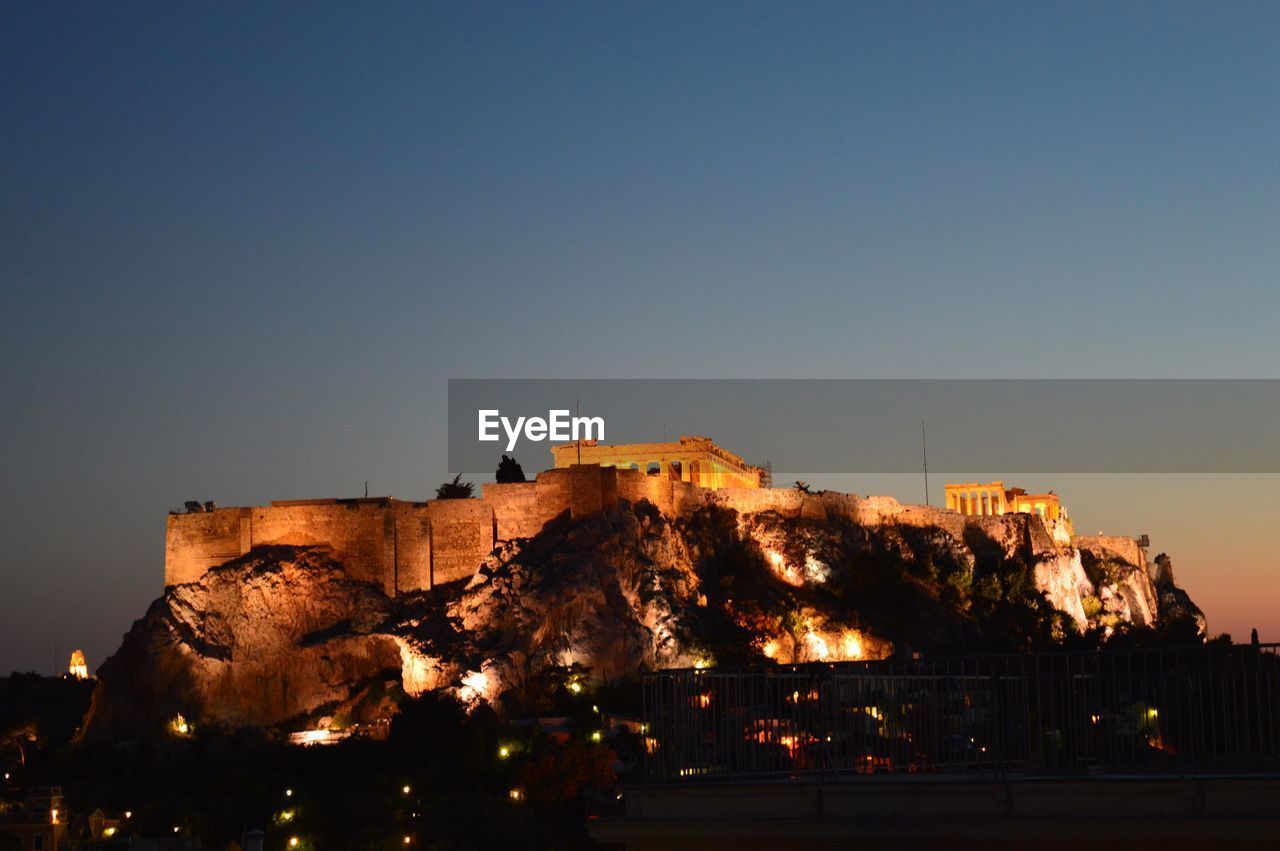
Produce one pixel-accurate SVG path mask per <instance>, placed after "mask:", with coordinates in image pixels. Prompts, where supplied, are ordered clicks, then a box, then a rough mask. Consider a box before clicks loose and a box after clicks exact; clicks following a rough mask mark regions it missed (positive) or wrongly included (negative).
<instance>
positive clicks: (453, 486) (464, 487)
mask: <svg viewBox="0 0 1280 851" xmlns="http://www.w3.org/2000/svg"><path fill="white" fill-rule="evenodd" d="M475 495H476V486H475V485H474V484H473V483H471V482H464V481H462V474H461V473H459V474H458V475H456V476H454V477H453V481H451V482H445V483H444V484H442V485H441V486H440V487H438V488H436V499H471V497H473V496H475Z"/></svg>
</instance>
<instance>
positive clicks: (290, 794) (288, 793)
mask: <svg viewBox="0 0 1280 851" xmlns="http://www.w3.org/2000/svg"><path fill="white" fill-rule="evenodd" d="M284 796H285V797H286V798H292V797H293V790H292V789H285V790H284Z"/></svg>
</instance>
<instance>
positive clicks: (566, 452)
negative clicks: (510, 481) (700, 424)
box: [551, 435, 769, 488]
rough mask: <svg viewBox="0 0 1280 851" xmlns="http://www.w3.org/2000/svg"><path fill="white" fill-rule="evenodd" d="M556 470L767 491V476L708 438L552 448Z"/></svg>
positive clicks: (589, 442)
mask: <svg viewBox="0 0 1280 851" xmlns="http://www.w3.org/2000/svg"><path fill="white" fill-rule="evenodd" d="M551 454H552V456H553V457H554V458H555V463H556V467H571V466H573V465H574V464H599V465H600V466H601V467H619V468H622V469H624V470H625V469H633V470H640V471H641V472H646V473H649V474H651V475H657V476H663V477H666V478H671V479H678V480H679V481H682V482H690V483H692V484H695V485H700V486H701V487H704V488H758V487H768V486H769V482H768V472H767V471H766V470H765V469H764V468H762V467H756V466H754V465H751V464H748V463H747V462H746V461H744V460H743V459H742V458H741V457H740V456H738V455H735V454H733V453H732V452H730V451H728V450H727V449H723V448H721V447H719V446H717V445H716V444H715V442H714V441H713V440H711V438H709V437H697V436H692V437H691V436H687V435H686V436H684V437H681V438H680V440H679V441H670V442H667V443H618V444H612V445H609V444H602V443H597V442H596V441H594V440H582V441H578V442H576V443H566V444H563V445H561V446H553V447H551Z"/></svg>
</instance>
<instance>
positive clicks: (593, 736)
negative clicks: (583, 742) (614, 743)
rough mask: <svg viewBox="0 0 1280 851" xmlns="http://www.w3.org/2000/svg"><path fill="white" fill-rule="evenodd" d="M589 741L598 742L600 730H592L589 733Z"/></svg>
mask: <svg viewBox="0 0 1280 851" xmlns="http://www.w3.org/2000/svg"><path fill="white" fill-rule="evenodd" d="M591 741H593V742H598V741H600V731H599V730H596V731H595V732H593V733H592V734H591Z"/></svg>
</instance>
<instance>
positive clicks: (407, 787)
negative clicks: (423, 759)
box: [400, 783, 410, 795]
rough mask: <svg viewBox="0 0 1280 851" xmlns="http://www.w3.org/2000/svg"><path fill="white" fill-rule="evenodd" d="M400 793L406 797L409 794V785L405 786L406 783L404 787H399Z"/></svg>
mask: <svg viewBox="0 0 1280 851" xmlns="http://www.w3.org/2000/svg"><path fill="white" fill-rule="evenodd" d="M400 791H401V792H403V793H404V794H406V795H408V794H409V791H410V790H409V784H407V783H406V784H405V785H404V786H402V787H400Z"/></svg>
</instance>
